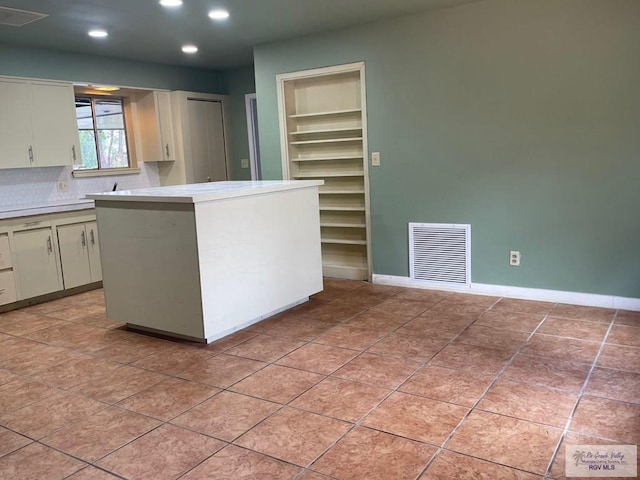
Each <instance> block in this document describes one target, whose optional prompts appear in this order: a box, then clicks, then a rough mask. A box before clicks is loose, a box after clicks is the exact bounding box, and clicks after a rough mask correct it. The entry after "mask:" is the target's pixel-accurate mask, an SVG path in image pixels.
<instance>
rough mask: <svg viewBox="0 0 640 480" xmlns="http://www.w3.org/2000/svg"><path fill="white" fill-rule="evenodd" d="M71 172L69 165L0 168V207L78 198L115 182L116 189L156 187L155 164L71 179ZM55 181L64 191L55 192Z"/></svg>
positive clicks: (102, 190)
mask: <svg viewBox="0 0 640 480" xmlns="http://www.w3.org/2000/svg"><path fill="white" fill-rule="evenodd" d="M71 172H72V167H71V166H69V167H47V168H15V169H6V170H0V207H10V206H14V205H33V204H41V203H49V202H60V201H64V200H79V199H81V198H84V196H85V195H86V194H88V193H96V192H107V191H111V190H112V189H113V184H114V183H115V182H118V190H131V189H134V188H146V187H158V186H160V176H159V174H158V165H157V164H155V163H142V164H140V174H138V175H114V176H107V177H86V178H74V177H73V176H72V175H71ZM58 182H65V183H66V185H67V191H66V192H59V191H58Z"/></svg>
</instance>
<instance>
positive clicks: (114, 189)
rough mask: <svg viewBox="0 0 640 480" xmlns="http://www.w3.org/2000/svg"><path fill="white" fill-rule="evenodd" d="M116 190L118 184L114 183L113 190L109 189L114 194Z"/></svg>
mask: <svg viewBox="0 0 640 480" xmlns="http://www.w3.org/2000/svg"><path fill="white" fill-rule="evenodd" d="M117 189H118V182H114V183H113V188H112V189H111V191H112V192H115V191H116V190H117Z"/></svg>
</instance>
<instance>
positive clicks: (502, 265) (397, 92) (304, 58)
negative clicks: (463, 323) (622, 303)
mask: <svg viewBox="0 0 640 480" xmlns="http://www.w3.org/2000/svg"><path fill="white" fill-rule="evenodd" d="M639 47H640V2H638V1H637V0H608V1H607V0H562V1H561V2H559V1H558V0H484V1H481V2H474V3H470V4H467V5H463V6H459V7H455V8H449V9H443V10H437V11H432V12H426V13H424V14H420V15H412V16H407V17H401V18H397V19H394V20H390V21H385V22H380V23H374V24H368V25H365V26H362V27H357V28H350V29H345V30H339V31H335V32H329V33H325V34H319V35H314V36H309V37H305V38H299V39H296V40H292V41H287V42H281V43H276V44H269V45H262V46H258V47H256V48H255V49H254V54H255V59H254V60H255V70H256V88H257V94H258V99H259V102H258V113H259V129H260V141H261V158H262V164H263V172H264V174H265V178H281V175H282V173H281V167H280V162H281V160H280V144H279V133H278V112H277V100H276V83H275V75H276V74H278V73H282V72H291V71H297V70H303V69H308V68H316V67H322V66H327V65H335V64H340V63H349V62H355V61H362V60H363V61H365V62H366V86H367V108H368V119H367V120H368V138H369V149H370V151H379V152H381V155H382V166H381V167H377V168H370V184H371V220H372V246H373V266H374V273H377V274H387V275H399V276H408V253H407V223H408V222H410V221H414V222H442V223H470V224H471V225H472V281H473V282H475V283H485V284H496V285H512V286H520V287H532V288H545V289H553V290H565V291H575V292H588V293H599V294H609V295H618V296H624V297H636V298H638V297H640V248H638V247H639V244H640V240H639V239H640V213H639V212H640V133H639V127H638V126H639V125H640V87H639V85H640V49H639ZM510 249H512V250H519V251H520V252H521V254H522V261H521V266H520V267H517V268H516V267H509V266H508V251H509V250H510Z"/></svg>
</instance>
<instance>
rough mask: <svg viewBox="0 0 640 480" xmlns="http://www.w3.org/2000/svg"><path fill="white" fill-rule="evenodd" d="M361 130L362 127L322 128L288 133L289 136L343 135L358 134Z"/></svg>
mask: <svg viewBox="0 0 640 480" xmlns="http://www.w3.org/2000/svg"><path fill="white" fill-rule="evenodd" d="M360 130H362V127H349V128H323V129H318V130H298V131H296V132H290V134H291V135H317V134H321V133H344V132H358V131H360Z"/></svg>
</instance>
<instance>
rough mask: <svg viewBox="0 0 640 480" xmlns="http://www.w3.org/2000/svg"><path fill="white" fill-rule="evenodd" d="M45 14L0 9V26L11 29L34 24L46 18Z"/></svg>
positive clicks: (6, 8)
mask: <svg viewBox="0 0 640 480" xmlns="http://www.w3.org/2000/svg"><path fill="white" fill-rule="evenodd" d="M48 16H49V15H48V14H46V13H37V12H28V11H26V10H18V9H15V8H8V7H0V25H9V26H11V27H22V26H23V25H26V24H27V23H31V22H35V21H36V20H40V19H42V18H45V17H48Z"/></svg>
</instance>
